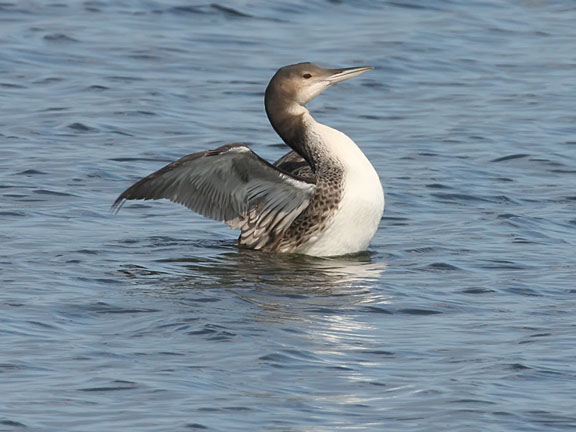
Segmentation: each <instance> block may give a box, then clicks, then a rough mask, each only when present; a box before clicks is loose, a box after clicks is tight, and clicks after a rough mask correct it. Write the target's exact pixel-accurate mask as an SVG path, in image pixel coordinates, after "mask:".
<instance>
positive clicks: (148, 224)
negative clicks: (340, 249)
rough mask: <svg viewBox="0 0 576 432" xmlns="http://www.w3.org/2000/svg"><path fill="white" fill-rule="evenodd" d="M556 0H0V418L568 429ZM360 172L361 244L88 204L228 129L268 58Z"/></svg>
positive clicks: (569, 203)
mask: <svg viewBox="0 0 576 432" xmlns="http://www.w3.org/2000/svg"><path fill="white" fill-rule="evenodd" d="M575 20H576V7H575V5H574V3H573V2H572V1H570V0H565V1H563V0H555V1H554V0H550V1H537V0H516V1H512V0H509V1H496V0H473V1H464V0H443V1H441V0H431V1H417V0H397V1H382V2H374V1H367V0H366V1H362V0H359V1H356V2H351V1H350V2H344V1H323V0H312V1H303V0H300V1H296V2H265V1H260V0H256V1H241V0H238V1H234V2H225V3H224V2H221V3H213V4H209V3H199V2H198V3H197V2H188V1H183V0H165V1H160V0H156V1H153V0H147V1H135V0H121V1H118V0H114V1H112V0H101V1H96V0H94V1H70V0H69V1H66V0H63V1H58V2H57V1H50V2H49V1H45V2H43V1H32V0H31V1H24V0H23V1H17V2H14V1H12V2H11V1H10V0H8V1H4V2H2V3H1V4H0V43H1V51H0V53H1V54H0V101H1V102H0V194H1V200H0V242H1V243H0V244H1V248H0V282H1V287H2V289H1V290H0V308H1V310H0V323H1V325H0V335H1V339H0V340H1V350H0V430H1V431H20V430H30V431H82V432H89V431H102V430H126V431H168V430H169V431H185V430H208V431H231V430H234V431H236V430H237V431H302V432H309V431H322V432H323V431H352V430H353V431H438V430H453V431H498V432H501V431H538V432H540V431H564V430H571V431H572V430H575V428H576V397H575V395H576V381H575V380H576V369H575V367H574V365H575V362H576V348H575V347H576V336H575V335H576V319H575V313H574V309H575V306H576V286H575V285H576V284H575V280H576V253H575V246H576V192H575V190H576V126H575V124H576V116H575V105H574V83H575V81H574V76H575V72H576V45H575V44H574V40H575V37H576V27H575V26H574V21H575ZM306 60H311V61H315V62H317V63H320V64H323V65H326V66H352V65H364V64H370V65H374V66H375V67H376V69H375V70H374V71H371V72H370V73H367V74H365V75H363V76H362V77H359V78H357V79H355V80H352V81H349V82H346V83H343V84H340V85H339V86H337V87H334V88H332V89H330V90H329V91H328V92H326V93H325V94H324V95H322V96H321V97H320V98H319V99H317V100H316V101H314V102H313V103H312V104H311V106H310V108H311V111H312V112H313V113H314V114H315V116H316V117H317V118H318V119H319V120H320V121H323V122H325V123H328V124H330V125H332V126H334V127H336V128H338V129H341V130H343V131H345V132H346V133H347V134H349V135H350V136H351V137H352V138H353V139H355V140H356V141H357V142H358V143H359V144H360V146H361V147H362V148H363V149H364V150H365V152H366V153H367V155H368V156H369V158H370V159H371V160H372V161H373V163H374V165H375V167H376V168H377V170H378V172H379V173H380V175H381V178H382V182H383V184H384V186H385V189H386V192H387V207H386V210H385V214H384V218H383V220H382V223H381V226H380V230H379V232H378V233H377V235H376V237H375V239H374V241H373V244H372V246H371V248H370V250H369V251H368V253H366V254H364V255H360V256H358V257H354V258H338V259H311V258H305V257H282V256H271V255H268V254H263V253H255V252H251V251H242V250H238V249H236V248H235V246H234V239H235V237H236V233H235V232H233V231H231V230H229V229H227V228H226V227H225V226H224V225H221V224H219V223H216V222H212V221H208V220H205V219H202V218H200V217H198V216H196V215H194V214H192V213H191V212H189V211H187V210H186V209H184V208H182V207H179V206H177V205H174V204H171V203H167V202H135V203H131V204H129V205H127V206H125V208H124V209H123V210H122V211H121V212H120V213H119V214H118V215H117V216H113V215H112V214H111V213H110V211H109V208H110V205H111V204H112V202H113V200H114V199H115V198H116V196H117V195H118V194H119V193H120V192H122V191H123V190H124V189H125V188H126V187H127V186H129V185H130V184H131V183H132V182H133V181H135V180H137V179H138V178H140V177H141V176H144V175H146V174H148V173H150V172H152V171H153V170H156V169H158V168H159V167H161V166H163V165H164V164H165V163H167V162H169V161H172V160H175V159H177V158H178V157H180V156H182V155H184V154H188V153H192V152H195V151H199V150H203V149H206V148H214V147H217V146H219V145H222V144H224V143H227V142H230V141H238V140H242V141H244V142H246V143H248V144H250V145H251V146H252V148H253V149H254V150H255V151H257V152H258V153H259V154H261V155H262V156H263V157H266V158H268V159H269V160H273V159H275V158H277V157H279V156H280V155H281V154H282V153H283V151H284V149H283V148H282V146H279V145H278V142H279V139H278V138H277V137H276V136H275V134H274V133H273V131H272V130H271V128H270V127H269V125H268V123H267V120H266V118H265V116H264V110H263V105H262V96H263V90H264V86H265V85H266V83H267V81H268V79H269V78H270V77H271V75H272V74H273V72H274V71H275V70H276V69H277V68H278V67H280V66H282V65H285V64H290V63H294V62H299V61H306Z"/></svg>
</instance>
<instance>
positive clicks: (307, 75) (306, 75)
mask: <svg viewBox="0 0 576 432" xmlns="http://www.w3.org/2000/svg"><path fill="white" fill-rule="evenodd" d="M302 78H306V79H308V78H312V75H311V74H309V73H305V74H304V75H302Z"/></svg>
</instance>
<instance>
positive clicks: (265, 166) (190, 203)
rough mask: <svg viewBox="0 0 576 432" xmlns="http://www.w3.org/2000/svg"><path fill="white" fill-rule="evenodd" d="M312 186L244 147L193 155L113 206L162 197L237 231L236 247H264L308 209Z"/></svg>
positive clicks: (133, 189)
mask: <svg viewBox="0 0 576 432" xmlns="http://www.w3.org/2000/svg"><path fill="white" fill-rule="evenodd" d="M314 189H315V185H314V184H313V183H310V182H307V181H305V180H304V179H298V178H295V177H292V176H291V175H289V174H287V173H285V172H282V171H280V170H278V169H277V168H275V167H274V166H273V165H271V164H269V163H268V162H266V161H265V160H264V159H262V158H260V157H259V156H258V155H257V154H256V153H254V152H253V151H252V150H250V149H249V148H248V147H246V146H245V145H243V144H229V145H225V146H222V147H220V148H217V149H215V150H209V151H205V152H200V153H194V154H191V155H188V156H184V157H183V158H181V159H179V160H177V161H176V162H173V163H171V164H169V165H166V166H165V167H164V168H161V169H160V170H158V171H156V172H154V173H152V174H150V175H149V176H147V177H144V178H143V179H142V180H140V181H138V182H136V183H135V184H133V185H132V186H130V187H129V188H128V189H126V190H125V191H124V192H123V193H122V194H121V195H120V196H119V197H118V198H117V199H116V201H115V202H114V204H113V206H112V207H113V208H114V209H118V210H119V209H120V208H121V207H122V205H123V204H124V202H125V201H126V200H139V199H142V200H149V199H161V198H167V199H169V200H171V201H174V202H176V203H179V204H183V205H185V206H186V207H188V208H189V209H191V210H194V211H195V212H197V213H200V214H201V215H203V216H206V217H209V218H211V219H216V220H219V221H223V222H226V223H227V224H228V225H229V226H231V227H232V228H240V229H242V237H241V243H243V244H246V245H247V246H250V247H254V248H260V247H263V246H264V245H265V244H266V243H267V242H268V240H269V238H270V237H271V236H272V237H273V236H275V234H278V233H280V232H281V231H282V230H284V229H285V228H286V227H287V226H289V225H290V224H291V223H292V222H293V220H294V219H295V218H296V217H297V216H298V215H299V214H300V213H301V212H302V211H303V210H304V209H305V208H306V207H307V206H308V203H309V202H310V197H311V196H312V194H313V192H314Z"/></svg>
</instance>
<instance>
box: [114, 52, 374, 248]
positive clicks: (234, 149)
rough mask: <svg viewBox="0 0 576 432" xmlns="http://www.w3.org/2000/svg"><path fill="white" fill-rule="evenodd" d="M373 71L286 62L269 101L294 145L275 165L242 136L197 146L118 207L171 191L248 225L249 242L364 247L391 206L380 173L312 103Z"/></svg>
mask: <svg viewBox="0 0 576 432" xmlns="http://www.w3.org/2000/svg"><path fill="white" fill-rule="evenodd" d="M371 69H373V68H372V67H370V66H363V67H352V68H343V69H326V68H322V67H320V66H317V65H315V64H312V63H298V64H294V65H289V66H285V67H282V68H280V69H279V70H278V71H277V72H276V74H275V75H274V76H273V77H272V79H271V80H270V83H269V84H268V87H267V88H266V93H265V107H266V113H267V115H268V119H269V120H270V123H271V124H272V127H273V128H274V130H275V131H276V132H277V133H278V135H280V137H281V138H282V140H283V141H284V142H285V143H286V144H287V145H288V146H290V147H291V148H292V150H293V151H291V152H289V153H288V154H286V155H285V156H283V157H282V158H280V159H279V160H278V161H276V162H275V163H273V164H271V163H269V162H267V161H266V160H264V159H262V158H261V157H260V156H258V155H257V154H256V153H254V152H253V151H252V150H250V149H249V148H248V147H247V146H246V145H244V144H241V143H232V144H228V145H224V146H222V147H219V148H217V149H215V150H207V151H203V152H199V153H193V154H190V155H188V156H184V157H183V158H181V159H179V160H177V161H176V162H173V163H171V164H169V165H166V166H165V167H163V168H161V169H160V170H158V171H156V172H154V173H152V174H150V175H148V176H147V177H144V178H143V179H141V180H140V181H138V182H136V183H135V184H133V185H132V186H130V187H129V188H128V189H126V190H125V191H124V192H123V193H122V194H120V196H119V197H118V198H117V199H116V201H115V202H114V204H113V208H114V209H120V207H121V206H122V205H123V203H124V202H125V201H126V200H142V199H143V200H148V199H161V198H167V199H169V200H171V201H174V202H176V203H180V204H183V205H185V206H186V207H188V208H190V209H191V210H193V211H195V212H197V213H200V214H201V215H203V216H206V217H209V218H212V219H216V220H219V221H223V222H225V223H226V224H228V225H229V226H230V227H231V228H237V229H240V230H241V234H240V237H239V239H238V245H239V246H241V247H246V248H250V249H257V250H262V251H269V252H278V253H296V254H305V255H312V256H337V255H346V254H352V253H356V252H361V251H363V250H365V249H366V248H367V247H368V245H369V243H370V241H371V240H372V238H373V237H374V234H375V233H376V230H377V229H378V224H379V222H380V218H381V217H382V213H383V211H384V191H383V189H382V184H381V183H380V179H379V178H378V174H377V173H376V170H375V169H374V167H373V166H372V164H371V163H370V161H369V160H368V159H367V158H366V156H365V155H364V153H363V152H362V151H361V150H360V149H359V148H358V146H357V145H356V144H355V143H354V141H352V140H351V139H350V138H349V137H348V136H346V135H345V134H344V133H342V132H340V131H338V130H336V129H333V128H330V127H328V126H326V125H323V124H321V123H318V122H317V121H316V120H314V118H313V117H312V115H311V114H310V112H309V111H308V109H307V108H306V106H305V105H306V104H307V103H308V102H310V101H311V100H312V99H314V98H315V97H316V96H318V95H319V94H320V93H322V92H323V91H324V90H326V89H327V88H328V87H330V86H331V85H333V84H335V83H337V82H340V81H344V80H347V79H350V78H353V77H356V76H358V75H360V74H362V73H364V72H367V71H369V70H371Z"/></svg>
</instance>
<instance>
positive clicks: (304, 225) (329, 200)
mask: <svg viewBox="0 0 576 432" xmlns="http://www.w3.org/2000/svg"><path fill="white" fill-rule="evenodd" d="M343 178H344V176H343V171H342V168H341V167H339V166H333V167H330V168H328V169H326V170H322V171H321V172H320V173H318V175H317V179H316V191H315V193H314V195H313V197H312V200H311V201H310V204H309V205H308V207H307V208H306V209H305V210H304V211H303V212H302V213H301V214H300V216H298V217H297V218H296V220H295V221H294V222H293V223H292V225H290V227H288V229H287V230H286V232H285V233H284V236H283V238H282V240H281V241H280V242H279V243H278V245H277V246H276V245H275V247H274V250H276V251H279V252H292V251H295V250H297V249H298V248H299V247H300V246H302V245H304V244H305V243H306V242H308V241H309V240H310V239H311V238H312V237H313V236H314V235H315V234H317V233H319V232H322V231H324V230H325V229H326V226H327V225H328V223H329V221H330V219H331V218H332V217H333V216H334V215H335V214H336V211H337V210H338V204H339V203H340V200H341V199H342V182H343Z"/></svg>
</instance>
